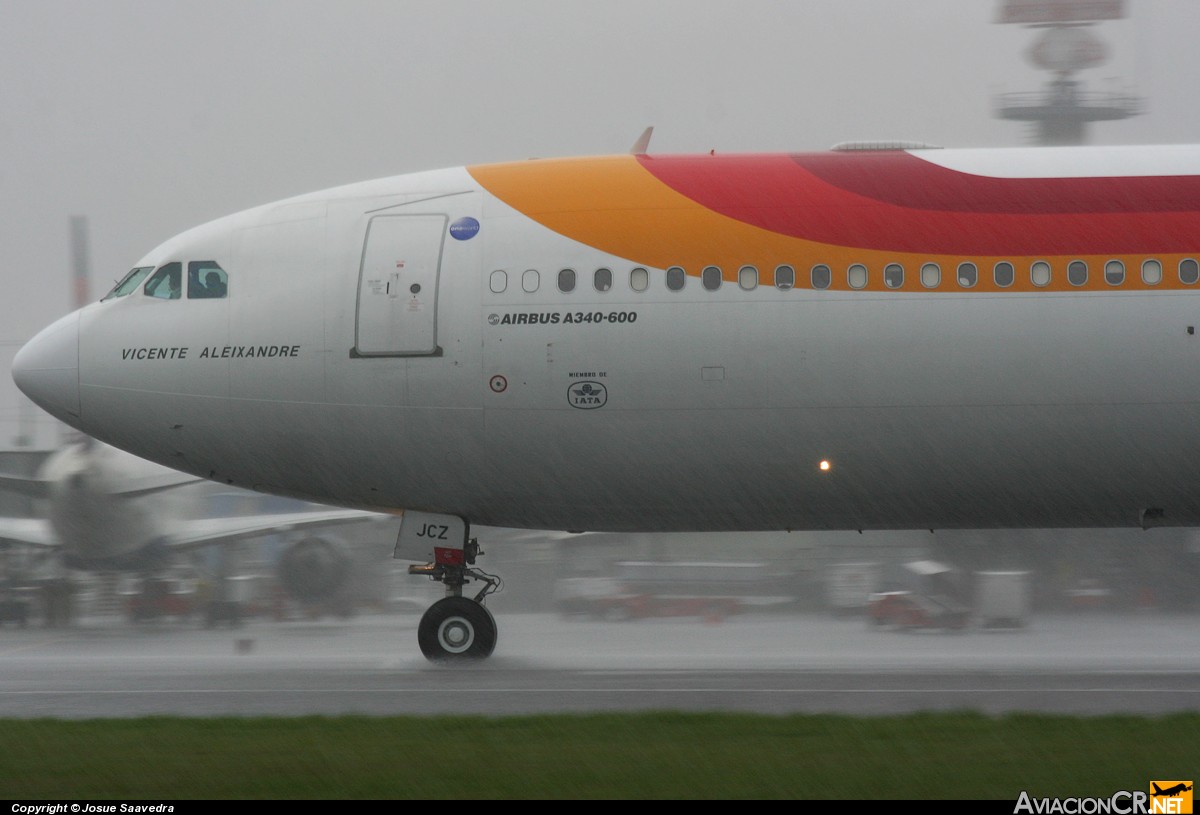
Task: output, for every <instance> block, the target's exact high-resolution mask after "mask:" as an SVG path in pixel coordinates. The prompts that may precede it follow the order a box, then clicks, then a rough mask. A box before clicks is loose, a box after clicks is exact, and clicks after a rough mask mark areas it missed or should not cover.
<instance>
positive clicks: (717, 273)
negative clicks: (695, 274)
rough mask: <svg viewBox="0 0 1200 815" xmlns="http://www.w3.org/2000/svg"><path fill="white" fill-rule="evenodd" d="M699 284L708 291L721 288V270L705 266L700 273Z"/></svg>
mask: <svg viewBox="0 0 1200 815" xmlns="http://www.w3.org/2000/svg"><path fill="white" fill-rule="evenodd" d="M700 282H701V283H702V284H703V285H704V288H706V289H708V290H709V291H716V290H717V289H719V288H721V270H720V269H719V268H718V267H716V266H705V267H704V270H703V271H701V272H700Z"/></svg>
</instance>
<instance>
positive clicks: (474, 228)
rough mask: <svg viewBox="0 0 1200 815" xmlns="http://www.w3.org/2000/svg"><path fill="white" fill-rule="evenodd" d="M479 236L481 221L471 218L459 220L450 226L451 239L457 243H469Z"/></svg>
mask: <svg viewBox="0 0 1200 815" xmlns="http://www.w3.org/2000/svg"><path fill="white" fill-rule="evenodd" d="M478 234H479V221H477V220H475V219H474V218H471V217H470V216H467V217H463V218H459V219H458V220H457V221H455V222H454V223H452V224H450V237H452V238H454V239H455V240H456V241H469V240H471V238H473V237H475V236H476V235H478Z"/></svg>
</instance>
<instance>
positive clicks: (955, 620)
mask: <svg viewBox="0 0 1200 815" xmlns="http://www.w3.org/2000/svg"><path fill="white" fill-rule="evenodd" d="M867 618H868V619H869V620H870V621H871V624H872V625H875V626H881V627H888V628H893V629H916V628H941V629H944V630H947V631H950V630H961V629H964V628H966V627H967V626H968V625H969V624H970V620H971V615H970V609H968V608H967V607H965V606H962V605H959V604H958V603H954V602H952V601H950V600H948V599H947V598H945V597H938V596H926V595H921V594H917V593H915V592H910V591H884V592H876V593H875V594H874V595H872V596H871V601H870V603H869V604H868V606H867Z"/></svg>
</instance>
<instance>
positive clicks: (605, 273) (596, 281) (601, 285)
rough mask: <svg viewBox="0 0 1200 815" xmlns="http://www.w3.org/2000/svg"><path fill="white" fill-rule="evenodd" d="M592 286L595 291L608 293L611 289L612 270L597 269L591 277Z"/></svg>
mask: <svg viewBox="0 0 1200 815" xmlns="http://www.w3.org/2000/svg"><path fill="white" fill-rule="evenodd" d="M592 284H593V285H595V287H596V291H608V290H609V289H611V288H612V269H597V270H596V273H595V274H594V275H592Z"/></svg>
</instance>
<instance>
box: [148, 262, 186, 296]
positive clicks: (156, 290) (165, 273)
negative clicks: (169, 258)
mask: <svg viewBox="0 0 1200 815" xmlns="http://www.w3.org/2000/svg"><path fill="white" fill-rule="evenodd" d="M182 285H183V264H182V263H168V264H166V265H164V266H159V267H158V271H156V272H155V273H154V274H153V275H152V276H151V277H150V279H149V280H147V281H146V287H145V288H144V289H143V291H145V292H146V294H148V295H150V296H151V297H159V298H161V299H163V300H178V299H179V296H180V294H181V293H182V288H181V287H182Z"/></svg>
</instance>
